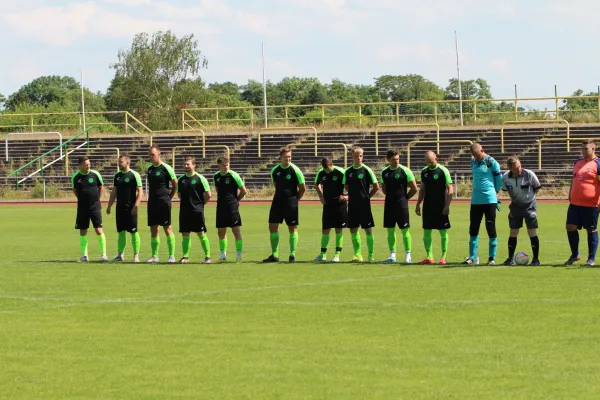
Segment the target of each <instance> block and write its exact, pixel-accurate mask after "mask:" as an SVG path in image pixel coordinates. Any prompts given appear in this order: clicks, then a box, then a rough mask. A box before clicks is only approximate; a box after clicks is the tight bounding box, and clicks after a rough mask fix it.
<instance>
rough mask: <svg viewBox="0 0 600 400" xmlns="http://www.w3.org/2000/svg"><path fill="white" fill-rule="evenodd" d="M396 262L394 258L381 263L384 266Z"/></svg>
mask: <svg viewBox="0 0 600 400" xmlns="http://www.w3.org/2000/svg"><path fill="white" fill-rule="evenodd" d="M395 262H396V258H394V257H389V258H388V259H387V260H385V261H384V262H383V263H384V264H393V263H395Z"/></svg>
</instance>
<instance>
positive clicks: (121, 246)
mask: <svg viewBox="0 0 600 400" xmlns="http://www.w3.org/2000/svg"><path fill="white" fill-rule="evenodd" d="M125 246H127V232H126V231H121V232H119V237H118V240H117V252H118V253H119V254H122V253H123V252H124V251H125Z"/></svg>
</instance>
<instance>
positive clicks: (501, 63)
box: [488, 57, 510, 72]
mask: <svg viewBox="0 0 600 400" xmlns="http://www.w3.org/2000/svg"><path fill="white" fill-rule="evenodd" d="M488 66H489V67H490V68H492V69H495V70H496V71H499V72H508V71H509V70H510V66H509V63H508V60H507V59H506V58H502V57H499V58H494V59H492V60H490V61H489V62H488Z"/></svg>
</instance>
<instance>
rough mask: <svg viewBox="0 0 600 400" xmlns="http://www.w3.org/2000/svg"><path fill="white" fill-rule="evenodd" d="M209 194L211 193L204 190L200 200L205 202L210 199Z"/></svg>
mask: <svg viewBox="0 0 600 400" xmlns="http://www.w3.org/2000/svg"><path fill="white" fill-rule="evenodd" d="M211 196H212V194H211V193H210V192H204V193H203V194H202V200H203V201H204V204H206V203H208V202H209V201H210V197H211Z"/></svg>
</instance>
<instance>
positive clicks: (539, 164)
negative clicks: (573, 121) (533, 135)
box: [538, 138, 600, 169]
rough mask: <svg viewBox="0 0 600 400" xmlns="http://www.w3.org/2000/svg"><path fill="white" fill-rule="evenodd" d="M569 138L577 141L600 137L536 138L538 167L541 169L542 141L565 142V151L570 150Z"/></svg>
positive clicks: (599, 139)
mask: <svg viewBox="0 0 600 400" xmlns="http://www.w3.org/2000/svg"><path fill="white" fill-rule="evenodd" d="M571 140H578V141H582V142H583V141H584V140H595V141H600V138H541V139H540V140H538V169H542V142H564V141H566V142H567V151H571V150H569V143H570V142H571Z"/></svg>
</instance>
